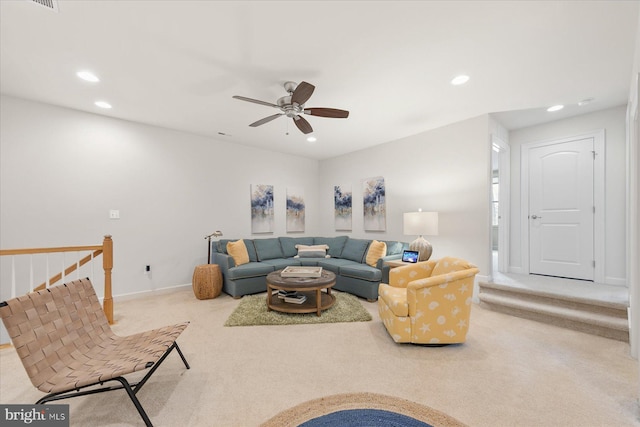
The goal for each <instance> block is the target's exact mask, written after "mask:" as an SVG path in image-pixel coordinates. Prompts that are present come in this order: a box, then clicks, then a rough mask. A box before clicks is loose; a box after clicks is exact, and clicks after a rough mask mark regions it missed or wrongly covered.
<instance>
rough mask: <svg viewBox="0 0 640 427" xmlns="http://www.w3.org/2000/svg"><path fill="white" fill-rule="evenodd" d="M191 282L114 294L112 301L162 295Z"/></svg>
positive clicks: (189, 284) (101, 299)
mask: <svg viewBox="0 0 640 427" xmlns="http://www.w3.org/2000/svg"><path fill="white" fill-rule="evenodd" d="M191 286H192V285H191V283H187V284H184V285H176V286H168V287H166V288H160V289H149V290H146V291H140V292H131V293H128V294H119V295H114V296H113V301H114V302H118V301H129V300H132V299H137V298H143V297H145V296H149V295H162V294H168V293H171V292H175V291H178V290H182V288H186V287H189V288H190V287H191ZM103 300H104V298H100V301H101V302H102V301H103Z"/></svg>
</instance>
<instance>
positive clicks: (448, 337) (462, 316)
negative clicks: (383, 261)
mask: <svg viewBox="0 0 640 427" xmlns="http://www.w3.org/2000/svg"><path fill="white" fill-rule="evenodd" d="M477 273H478V269H477V268H476V266H475V265H473V264H470V263H469V262H467V261H465V260H462V259H459V258H451V257H445V258H442V259H440V260H429V261H425V262H418V263H416V264H409V265H407V266H404V267H398V268H393V269H391V271H390V272H389V284H385V283H381V284H380V286H379V288H378V312H379V313H380V318H381V319H382V322H383V323H384V326H385V328H387V332H389V335H391V338H393V340H394V341H395V342H397V343H414V344H431V345H442V344H453V343H462V342H464V341H465V339H466V337H467V331H468V329H469V316H470V314H471V297H472V295H473V281H474V278H475V275H476V274H477Z"/></svg>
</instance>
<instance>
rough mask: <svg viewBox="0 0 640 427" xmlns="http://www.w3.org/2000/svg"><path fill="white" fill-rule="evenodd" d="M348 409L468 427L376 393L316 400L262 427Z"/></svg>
mask: <svg viewBox="0 0 640 427" xmlns="http://www.w3.org/2000/svg"><path fill="white" fill-rule="evenodd" d="M349 409H381V410H385V411H392V412H397V413H399V414H402V415H406V416H408V417H411V418H414V419H416V420H419V421H423V422H425V423H427V424H429V425H432V426H433V427H465V424H464V423H461V422H460V421H458V420H456V419H455V418H452V417H450V416H448V415H446V414H443V413H442V412H440V411H436V410H435V409H431V408H429V407H426V406H424V405H420V404H417V403H415V402H411V401H409V400H406V399H398V398H397V397H393V396H386V395H384V394H375V393H346V394H337V395H334V396H327V397H322V398H320V399H314V400H311V401H309V402H304V403H302V404H300V405H297V406H294V407H293V408H290V409H287V410H286V411H283V412H281V413H279V414H278V415H276V416H275V417H273V418H271V419H270V420H269V421H267V422H266V423H264V424H262V425H261V426H260V427H297V426H298V425H300V424H302V423H304V422H305V421H309V420H311V419H313V418H317V417H319V416H322V415H326V414H330V413H332V412H337V411H345V410H349Z"/></svg>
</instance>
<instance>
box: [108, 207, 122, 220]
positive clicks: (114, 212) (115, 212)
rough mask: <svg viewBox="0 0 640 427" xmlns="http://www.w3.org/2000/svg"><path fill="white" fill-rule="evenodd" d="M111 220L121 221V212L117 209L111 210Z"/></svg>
mask: <svg viewBox="0 0 640 427" xmlns="http://www.w3.org/2000/svg"><path fill="white" fill-rule="evenodd" d="M109 218H110V219H120V211H119V210H117V209H111V210H110V211H109Z"/></svg>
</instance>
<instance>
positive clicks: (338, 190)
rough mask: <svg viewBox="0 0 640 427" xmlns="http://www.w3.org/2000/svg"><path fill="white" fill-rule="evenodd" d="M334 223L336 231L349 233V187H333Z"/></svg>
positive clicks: (350, 220)
mask: <svg viewBox="0 0 640 427" xmlns="http://www.w3.org/2000/svg"><path fill="white" fill-rule="evenodd" d="M333 199H334V211H333V212H334V213H333V216H334V219H335V221H334V223H335V227H336V231H351V224H352V217H351V213H352V206H351V203H352V198H351V186H350V185H349V186H347V185H336V186H334V187H333Z"/></svg>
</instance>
